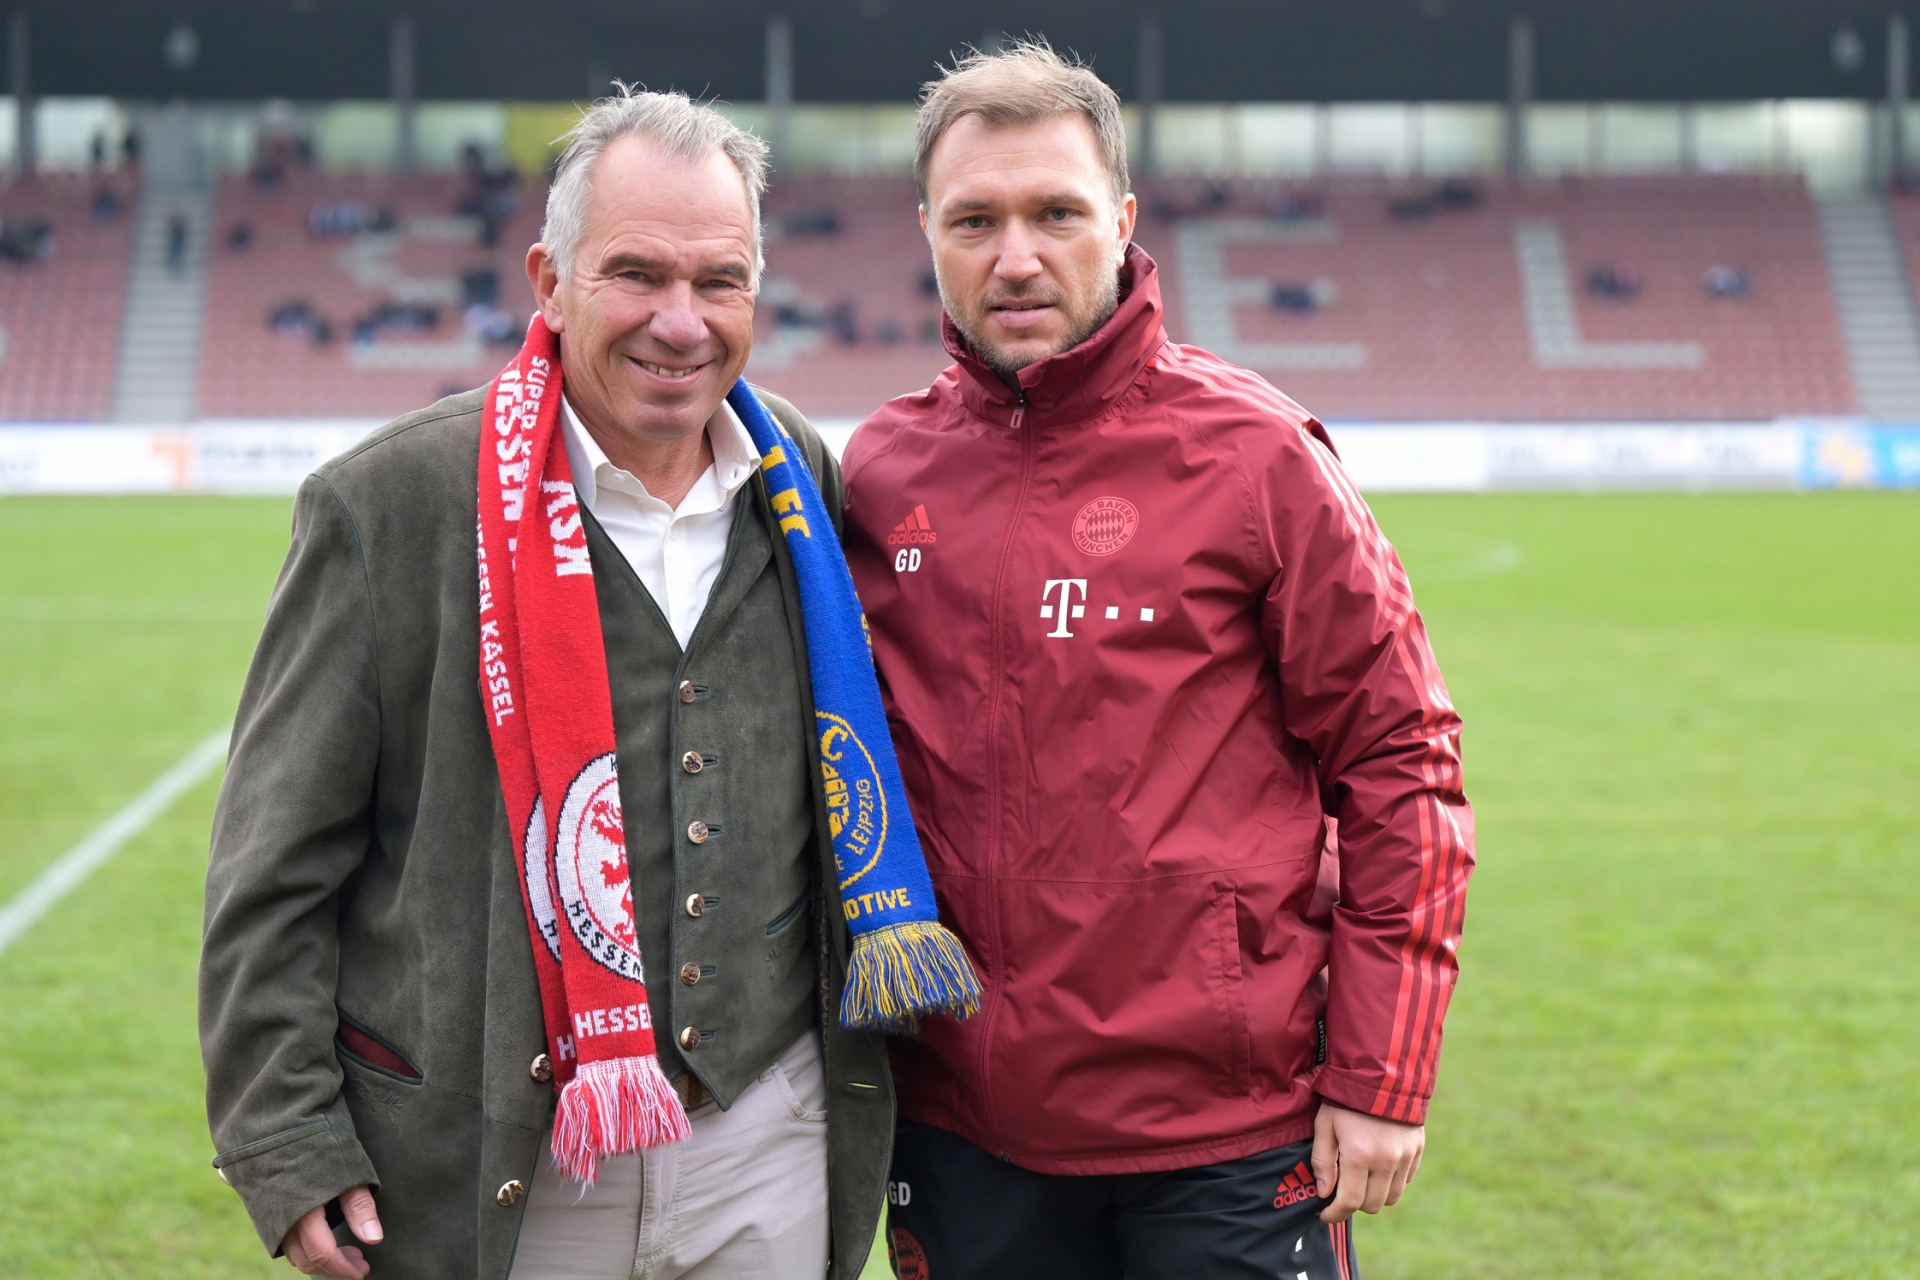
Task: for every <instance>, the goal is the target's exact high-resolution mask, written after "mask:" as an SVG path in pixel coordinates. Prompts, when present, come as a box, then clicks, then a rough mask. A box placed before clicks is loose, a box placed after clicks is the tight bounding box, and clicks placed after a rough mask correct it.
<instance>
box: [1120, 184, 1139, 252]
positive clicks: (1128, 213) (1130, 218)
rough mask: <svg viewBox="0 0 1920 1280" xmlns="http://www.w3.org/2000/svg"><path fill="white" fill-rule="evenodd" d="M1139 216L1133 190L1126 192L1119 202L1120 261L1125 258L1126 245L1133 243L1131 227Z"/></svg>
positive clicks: (1132, 227) (1137, 202)
mask: <svg viewBox="0 0 1920 1280" xmlns="http://www.w3.org/2000/svg"><path fill="white" fill-rule="evenodd" d="M1139 217H1140V202H1139V201H1137V200H1135V199H1134V198H1133V192H1131V191H1129V192H1127V195H1126V198H1125V199H1123V200H1122V201H1121V202H1120V261H1122V262H1125V261H1126V260H1127V246H1128V245H1129V244H1132V243H1133V229H1134V227H1135V226H1136V225H1137V224H1138V221H1139Z"/></svg>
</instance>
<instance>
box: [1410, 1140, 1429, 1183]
mask: <svg viewBox="0 0 1920 1280" xmlns="http://www.w3.org/2000/svg"><path fill="white" fill-rule="evenodd" d="M1426 1154H1427V1144H1426V1143H1425V1142H1424V1141H1423V1142H1421V1143H1420V1145H1419V1146H1417V1147H1415V1148H1414V1149H1413V1168H1411V1169H1409V1170H1407V1181H1408V1182H1412V1181H1413V1180H1414V1177H1415V1176H1416V1175H1417V1174H1419V1172H1420V1161H1421V1160H1422V1159H1423V1158H1424V1157H1425V1156H1426Z"/></svg>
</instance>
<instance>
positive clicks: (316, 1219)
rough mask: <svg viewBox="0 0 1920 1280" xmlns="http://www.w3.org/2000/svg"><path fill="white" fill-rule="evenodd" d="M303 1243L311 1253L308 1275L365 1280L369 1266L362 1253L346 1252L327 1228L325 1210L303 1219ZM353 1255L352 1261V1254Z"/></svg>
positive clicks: (308, 1258)
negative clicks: (362, 1257)
mask: <svg viewBox="0 0 1920 1280" xmlns="http://www.w3.org/2000/svg"><path fill="white" fill-rule="evenodd" d="M300 1243H301V1244H302V1245H304V1246H306V1250H307V1262H308V1268H307V1274H308V1275H310V1276H333V1277H335V1280H362V1277H364V1276H365V1275H366V1274H367V1266H366V1264H365V1263H364V1262H362V1261H361V1259H360V1251H359V1250H358V1249H353V1250H348V1251H343V1250H342V1249H341V1248H340V1245H339V1243H338V1242H337V1241H335V1240H334V1238H333V1229H332V1228H331V1227H329V1226H327V1214H326V1210H325V1209H315V1210H314V1211H313V1212H312V1213H309V1214H308V1215H307V1216H306V1217H304V1218H302V1219H300ZM349 1253H351V1255H352V1256H351V1257H349V1256H348V1254H349Z"/></svg>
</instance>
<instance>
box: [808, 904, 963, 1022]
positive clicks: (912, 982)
mask: <svg viewBox="0 0 1920 1280" xmlns="http://www.w3.org/2000/svg"><path fill="white" fill-rule="evenodd" d="M979 1010H980V979H979V978H978V977H977V976H976V975H975V974H974V971H973V963H972V961H970V960H968V959H967V953H966V949H965V948H963V947H962V946H961V945H960V939H958V938H956V937H954V936H953V934H951V933H949V932H948V931H947V929H946V928H945V927H944V926H943V925H941V924H940V923H939V922H938V921H932V920H912V921H908V922H907V923H905V924H895V925H888V926H887V927H885V928H883V929H875V930H874V931H873V932H871V933H862V934H858V935H856V936H855V937H854V940H853V955H852V957H851V958H850V959H849V961H848V965H847V986H846V990H845V991H844V992H842V993H841V996H840V1025H841V1026H843V1027H846V1028H847V1029H848V1030H850V1031H887V1032H891V1033H894V1034H909V1033H911V1032H914V1031H917V1030H918V1029H919V1026H920V1019H921V1018H922V1017H924V1016H926V1015H927V1014H930V1013H950V1014H952V1015H953V1016H954V1017H956V1018H965V1017H969V1016H971V1015H973V1014H975V1013H978V1012H979Z"/></svg>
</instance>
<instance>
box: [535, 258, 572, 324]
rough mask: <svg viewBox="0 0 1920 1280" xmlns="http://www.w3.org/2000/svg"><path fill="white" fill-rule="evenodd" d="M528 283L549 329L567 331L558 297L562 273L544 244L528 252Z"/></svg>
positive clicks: (565, 319) (564, 316)
mask: <svg viewBox="0 0 1920 1280" xmlns="http://www.w3.org/2000/svg"><path fill="white" fill-rule="evenodd" d="M527 283H528V284H531V285H532V286H533V303H534V305H535V306H537V307H539V308H540V318H541V319H542V320H544V321H546V322H547V328H548V329H550V330H552V331H553V332H554V333H559V332H561V331H562V330H563V329H565V328H566V327H567V318H566V315H565V314H564V313H563V312H562V311H561V309H560V301H559V297H558V294H559V292H560V271H559V268H558V267H556V266H555V265H554V261H553V255H552V254H550V253H548V252H547V246H546V245H544V244H536V245H534V246H533V247H532V248H531V249H528V250H527Z"/></svg>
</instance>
